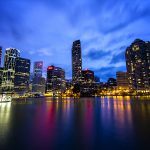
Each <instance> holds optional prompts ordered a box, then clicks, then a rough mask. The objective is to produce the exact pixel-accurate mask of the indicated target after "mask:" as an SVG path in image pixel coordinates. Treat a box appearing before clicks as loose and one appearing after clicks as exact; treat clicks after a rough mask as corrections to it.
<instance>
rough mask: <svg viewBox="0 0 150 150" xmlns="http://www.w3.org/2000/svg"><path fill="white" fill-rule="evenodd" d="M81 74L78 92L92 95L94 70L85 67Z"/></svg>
mask: <svg viewBox="0 0 150 150" xmlns="http://www.w3.org/2000/svg"><path fill="white" fill-rule="evenodd" d="M81 74H82V77H81V82H80V94H81V95H88V96H92V95H93V94H94V90H95V81H94V72H93V71H91V70H88V69H86V70H82V72H81Z"/></svg>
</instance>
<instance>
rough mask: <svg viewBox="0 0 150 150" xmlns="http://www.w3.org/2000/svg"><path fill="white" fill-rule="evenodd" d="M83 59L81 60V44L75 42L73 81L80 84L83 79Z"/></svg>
mask: <svg viewBox="0 0 150 150" xmlns="http://www.w3.org/2000/svg"><path fill="white" fill-rule="evenodd" d="M81 71H82V58H81V42H80V40H77V41H74V42H73V45H72V80H73V82H78V81H79V80H80V78H81Z"/></svg>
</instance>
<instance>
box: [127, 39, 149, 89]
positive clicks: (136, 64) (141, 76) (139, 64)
mask: <svg viewBox="0 0 150 150" xmlns="http://www.w3.org/2000/svg"><path fill="white" fill-rule="evenodd" d="M125 56H126V66H127V72H128V80H129V85H130V87H131V88H133V89H137V90H138V89H139V90H140V89H147V88H149V87H150V42H144V41H142V40H140V39H136V40H135V41H134V42H133V43H132V44H131V45H130V46H129V47H128V48H127V49H126V54H125Z"/></svg>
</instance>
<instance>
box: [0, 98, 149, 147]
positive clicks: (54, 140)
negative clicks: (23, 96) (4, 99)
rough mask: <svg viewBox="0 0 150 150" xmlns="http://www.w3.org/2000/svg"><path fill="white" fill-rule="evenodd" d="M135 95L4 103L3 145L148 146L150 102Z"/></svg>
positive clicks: (1, 113) (0, 139)
mask: <svg viewBox="0 0 150 150" xmlns="http://www.w3.org/2000/svg"><path fill="white" fill-rule="evenodd" d="M132 99H134V100H132ZM136 99H137V98H130V97H120V96H119V97H101V98H80V99H68V98H66V99H52V98H45V99H29V100H26V101H17V102H12V103H0V146H3V147H5V148H8V149H11V147H14V148H15V149H37V148H38V149H44V150H45V149H52V150H53V149H69V150H70V149H79V148H83V149H100V148H102V149H120V148H122V149H129V148H133V149H138V148H140V146H142V148H143V146H146V144H147V142H148V141H149V134H147V133H148V131H149V126H150V122H149V121H150V101H149V100H148V99H149V98H145V99H146V100H142V101H141V100H140V98H139V97H138V100H136ZM108 143H109V144H108ZM0 148H1V147H0Z"/></svg>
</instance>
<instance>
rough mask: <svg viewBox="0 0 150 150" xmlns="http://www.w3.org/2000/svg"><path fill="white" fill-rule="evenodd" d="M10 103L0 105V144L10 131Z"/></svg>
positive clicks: (4, 140)
mask: <svg viewBox="0 0 150 150" xmlns="http://www.w3.org/2000/svg"><path fill="white" fill-rule="evenodd" d="M10 111H11V102H6V103H0V143H2V144H4V143H5V142H6V140H7V135H8V133H9V130H10Z"/></svg>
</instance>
